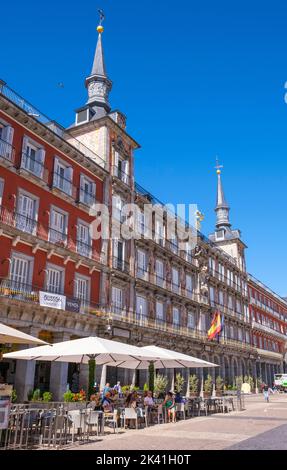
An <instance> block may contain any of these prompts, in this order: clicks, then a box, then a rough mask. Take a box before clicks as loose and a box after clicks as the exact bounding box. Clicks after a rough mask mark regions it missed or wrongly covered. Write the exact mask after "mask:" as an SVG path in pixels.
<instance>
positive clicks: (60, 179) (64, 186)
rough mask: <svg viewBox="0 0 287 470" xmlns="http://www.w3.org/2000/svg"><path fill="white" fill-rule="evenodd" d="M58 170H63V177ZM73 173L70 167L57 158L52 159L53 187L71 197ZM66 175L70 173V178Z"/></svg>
mask: <svg viewBox="0 0 287 470" xmlns="http://www.w3.org/2000/svg"><path fill="white" fill-rule="evenodd" d="M59 169H63V170H64V175H61V174H59ZM73 172H74V169H73V167H72V165H70V164H69V163H68V162H66V161H65V160H63V159H61V158H59V157H58V156H55V157H54V173H53V186H54V187H55V188H57V189H59V190H60V191H62V192H63V193H65V194H67V195H68V196H72V190H73ZM67 173H70V176H69V175H68V174H67Z"/></svg>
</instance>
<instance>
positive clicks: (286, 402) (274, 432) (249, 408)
mask: <svg viewBox="0 0 287 470" xmlns="http://www.w3.org/2000/svg"><path fill="white" fill-rule="evenodd" d="M245 405H246V406H245V408H246V410H245V411H241V412H232V413H229V414H228V415H222V414H216V415H212V416H207V417H205V416H204V417H196V418H192V419H187V420H186V421H179V422H177V423H174V424H173V423H170V424H161V425H155V426H150V427H148V428H144V429H139V430H126V431H122V432H119V433H118V434H115V435H114V434H112V433H110V434H107V435H105V436H103V437H98V438H95V439H96V440H95V441H92V442H91V443H88V444H83V445H80V444H76V445H75V446H74V447H73V448H71V450H82V449H83V450H84V449H85V450H129V449H135V450H174V449H177V450H196V449H198V450H217V449H226V450H233V449H259V450H261V449H262V450H263V449H265V450H267V449H277V450H281V449H282V450H283V449H284V450H287V395H286V394H285V395H284V394H282V395H272V396H271V399H270V403H264V400H263V397H262V395H259V396H253V397H248V398H247V399H246V400H245Z"/></svg>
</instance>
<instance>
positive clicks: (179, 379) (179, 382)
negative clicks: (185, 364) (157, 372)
mask: <svg viewBox="0 0 287 470" xmlns="http://www.w3.org/2000/svg"><path fill="white" fill-rule="evenodd" d="M184 383H185V380H184V378H183V376H182V375H181V374H180V373H178V374H176V376H175V382H174V391H175V393H176V394H180V393H181V392H182V391H183V386H184Z"/></svg>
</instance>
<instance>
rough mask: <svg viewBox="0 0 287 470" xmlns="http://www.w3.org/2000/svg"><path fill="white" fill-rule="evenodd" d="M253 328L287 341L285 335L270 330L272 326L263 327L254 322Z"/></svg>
mask: <svg viewBox="0 0 287 470" xmlns="http://www.w3.org/2000/svg"><path fill="white" fill-rule="evenodd" d="M252 328H256V329H257V330H260V331H264V332H265V333H269V334H271V335H273V336H277V338H280V339H283V340H284V341H287V335H284V333H281V332H280V331H277V330H274V329H273V328H270V326H267V325H263V324H262V323H259V322H257V321H254V320H252Z"/></svg>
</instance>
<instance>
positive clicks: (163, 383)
mask: <svg viewBox="0 0 287 470" xmlns="http://www.w3.org/2000/svg"><path fill="white" fill-rule="evenodd" d="M167 384H168V380H167V377H165V376H164V375H161V374H157V375H156V376H155V379H154V394H155V396H156V397H158V396H159V395H162V394H165V392H166V389H167Z"/></svg>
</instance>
